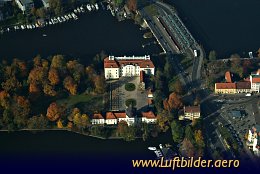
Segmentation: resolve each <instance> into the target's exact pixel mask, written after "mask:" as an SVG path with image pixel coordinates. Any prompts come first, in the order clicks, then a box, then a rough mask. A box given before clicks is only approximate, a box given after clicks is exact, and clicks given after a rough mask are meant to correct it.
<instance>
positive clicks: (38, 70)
mask: <svg viewBox="0 0 260 174" xmlns="http://www.w3.org/2000/svg"><path fill="white" fill-rule="evenodd" d="M47 77H48V70H47V69H45V68H43V67H40V66H37V67H35V68H33V69H32V70H31V71H30V73H29V76H28V82H29V83H30V84H36V85H39V84H42V83H45V82H46V81H47Z"/></svg>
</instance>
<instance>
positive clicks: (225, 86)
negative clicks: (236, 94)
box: [215, 83, 236, 89]
mask: <svg viewBox="0 0 260 174" xmlns="http://www.w3.org/2000/svg"><path fill="white" fill-rule="evenodd" d="M215 85H216V89H236V84H235V83H215Z"/></svg>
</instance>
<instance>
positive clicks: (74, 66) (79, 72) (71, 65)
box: [67, 60, 84, 84]
mask: <svg viewBox="0 0 260 174" xmlns="http://www.w3.org/2000/svg"><path fill="white" fill-rule="evenodd" d="M67 69H68V70H69V72H70V74H71V75H72V76H73V79H74V80H75V81H76V82H77V83H78V84H79V82H80V79H81V77H82V76H83V75H84V66H83V65H82V64H80V63H79V62H78V61H77V60H72V61H69V62H67Z"/></svg>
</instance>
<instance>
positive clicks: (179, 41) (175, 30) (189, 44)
mask: <svg viewBox="0 0 260 174" xmlns="http://www.w3.org/2000/svg"><path fill="white" fill-rule="evenodd" d="M155 7H156V9H157V11H158V15H157V16H150V15H148V14H147V13H146V12H145V11H144V10H141V11H140V13H141V15H142V16H143V18H144V20H145V23H146V24H147V26H148V27H149V28H150V30H151V31H152V33H153V34H154V36H155V38H156V39H157V41H158V43H159V44H160V46H161V47H162V49H163V50H164V52H165V53H166V54H167V55H168V57H170V59H171V61H172V63H173V68H174V69H175V72H176V73H177V75H178V76H179V77H180V80H181V82H182V83H183V85H185V86H186V85H188V87H189V88H191V87H197V86H199V83H197V82H198V81H199V80H200V78H201V66H202V62H203V57H205V53H204V50H203V49H202V47H201V46H200V45H199V44H198V43H197V42H196V40H195V39H194V37H193V36H192V35H191V33H190V32H189V30H188V29H187V28H186V27H185V25H184V23H183V22H182V20H181V19H180V18H179V16H178V15H177V13H176V11H175V9H174V8H173V7H172V6H170V5H168V4H165V3H162V2H158V1H156V2H155ZM193 50H197V51H198V53H199V55H198V57H195V56H194V54H193ZM180 53H186V54H188V55H191V56H193V57H194V59H193V68H192V73H191V76H190V77H189V76H185V75H184V74H185V73H184V70H183V68H182V66H181V65H180V63H179V62H178V60H177V59H176V57H175V56H174V54H180ZM189 85H191V86H189Z"/></svg>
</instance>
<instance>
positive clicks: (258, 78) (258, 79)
mask: <svg viewBox="0 0 260 174" xmlns="http://www.w3.org/2000/svg"><path fill="white" fill-rule="evenodd" d="M251 76H252V83H260V75H251Z"/></svg>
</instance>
